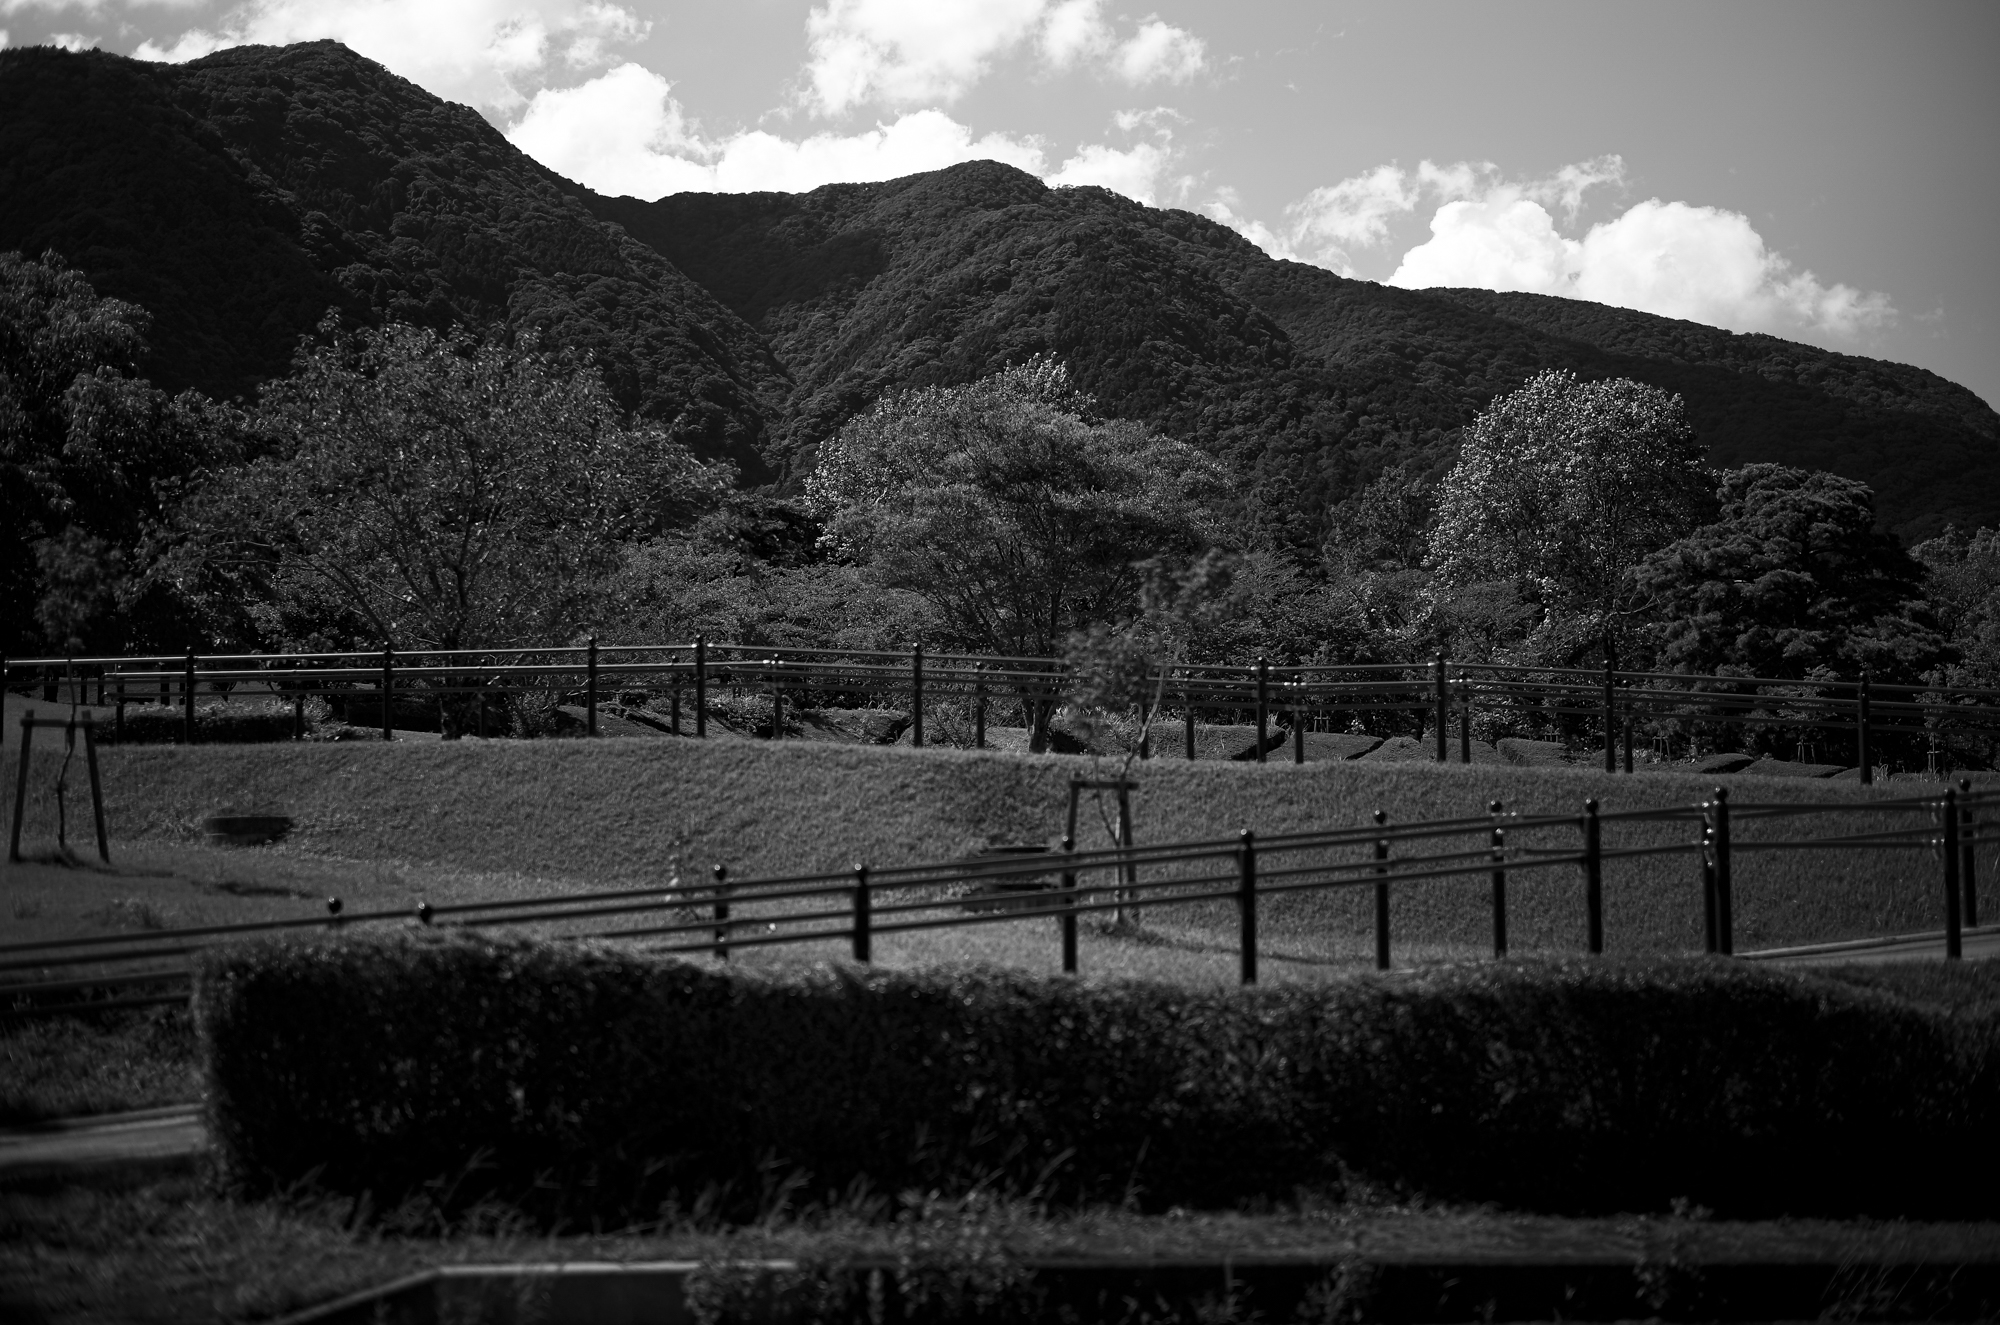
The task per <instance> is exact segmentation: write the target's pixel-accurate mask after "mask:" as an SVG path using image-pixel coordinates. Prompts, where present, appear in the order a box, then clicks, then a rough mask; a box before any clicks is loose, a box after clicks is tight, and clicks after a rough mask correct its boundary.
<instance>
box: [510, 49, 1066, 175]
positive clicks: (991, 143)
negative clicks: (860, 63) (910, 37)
mask: <svg viewBox="0 0 2000 1325" xmlns="http://www.w3.org/2000/svg"><path fill="white" fill-rule="evenodd" d="M508 137H509V139H510V140H511V141H512V142H513V143H514V145H515V146H517V147H519V148H520V149H521V150H522V151H524V152H526V153H528V154H529V155H530V156H532V157H534V158H535V159H536V160H537V161H540V162H541V163H542V164H543V165H545V166H548V167H549V168H550V169H552V170H555V171H558V172H560V173H561V174H564V175H566V176H568V177H569V178H571V179H574V180H577V181H578V182H579V183H582V184H585V185H588V186H589V187H591V188H593V189H596V190H597V191H598V192H600V193H609V194H631V195H632V196H634V197H640V198H657V197H662V196H664V195H666V194H669V193H679V192H688V191H697V192H722V193H741V192H750V191H755V190H763V189H770V190H778V191H782V192H789V193H796V192H803V191H805V190H807V189H814V188H818V187H819V186H820V185H822V184H829V183H834V182H837V181H839V182H858V181H865V180H880V179H894V178H896V177H898V176H901V175H910V174H915V173H917V172H918V171H924V170H938V169H941V168H943V167H945V166H949V165H955V164H957V163H959V162H961V161H975V160H982V159H991V160H997V161H1003V162H1006V163H1007V164H1009V165H1013V166H1018V167H1020V168H1021V169H1023V170H1027V171H1031V172H1034V173H1036V174H1040V173H1041V172H1042V170H1043V167H1044V157H1043V153H1042V149H1041V147H1040V145H1039V144H1037V143H1035V142H1034V141H1032V140H1023V139H1013V138H1008V137H1005V136H1003V135H999V134H988V135H986V136H985V137H983V138H979V137H975V136H974V134H973V132H972V130H970V129H968V128H967V127H966V126H964V125H962V124H960V123H958V122H957V121H956V120H954V119H952V118H951V117H950V116H949V115H946V114H945V113H944V112H943V111H939V110H920V111H914V112H912V113H910V114H907V115H904V116H902V117H900V118H899V119H897V120H896V121H895V122H894V123H891V124H878V125H877V126H875V127H874V128H873V129H869V130H866V131H864V132H860V133H852V134H815V135H813V136H811V137H808V138H805V139H802V140H788V139H784V138H779V137H777V136H776V135H774V134H770V133H766V132H764V131H762V130H754V131H750V132H745V133H737V134H731V135H728V136H726V137H722V138H717V139H709V138H705V137H703V136H702V134H701V133H700V132H699V130H698V127H697V126H695V125H693V124H691V123H690V122H689V120H688V118H687V116H686V114H685V112H684V111H683V110H682V109H681V106H680V103H679V102H677V101H676V100H675V99H674V97H673V95H672V86H671V85H670V84H669V83H668V82H667V80H666V79H664V78H662V77H660V76H659V75H658V74H656V73H653V72H652V71H651V70H649V69H645V68H642V67H641V66H639V65H636V64H625V65H621V66H619V67H618V68H616V69H613V70H611V71H610V72H609V73H606V74H604V75H602V76H600V77H598V78H594V79H591V80H590V81H589V82H586V83H584V84H582V85H581V86H578V87H573V88H564V89H553V88H545V89H543V90H542V91H540V92H538V93H536V94H535V98H534V100H533V102H531V103H530V105H529V107H528V111H527V114H526V115H524V116H523V117H522V119H521V122H520V124H519V125H518V126H516V127H515V129H514V130H513V132H511V133H510V134H509V135H508Z"/></svg>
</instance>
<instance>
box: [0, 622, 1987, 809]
mask: <svg viewBox="0 0 2000 1325" xmlns="http://www.w3.org/2000/svg"><path fill="white" fill-rule="evenodd" d="M0 677H4V683H5V685H7V686H9V687H15V688H19V687H22V686H28V687H33V686H37V685H39V686H40V687H42V689H43V692H44V694H45V695H47V696H49V697H52V698H53V697H57V696H63V697H67V698H71V699H74V700H77V701H78V702H83V703H89V702H93V701H92V698H91V692H92V689H93V687H94V688H95V702H96V703H99V704H104V705H108V706H112V707H114V708H115V709H116V713H115V714H114V717H113V725H114V728H115V727H116V725H117V724H118V723H119V722H122V719H123V715H124V711H125V709H126V707H128V706H131V705H137V704H144V703H154V702H156V703H158V704H161V705H165V706H173V705H175V704H178V706H179V707H180V709H181V727H182V733H181V736H182V739H183V740H186V741H189V742H192V741H193V740H195V739H196V737H197V728H198V723H197V721H196V699H197V696H198V695H199V694H200V693H201V692H202V690H203V689H204V688H206V689H208V690H211V691H214V690H220V689H235V688H238V687H251V688H261V689H263V690H264V691H265V692H266V693H269V694H272V695H274V696H277V697H280V698H282V699H285V700H289V701H290V702H291V703H292V705H293V710H294V734H295V735H300V736H302V735H303V733H304V726H305V722H304V718H305V714H304V703H305V700H306V699H307V698H309V697H314V696H319V697H327V698H337V699H341V700H344V701H347V702H350V703H351V702H355V701H359V702H361V703H362V704H363V705H364V706H365V707H369V708H373V709H376V710H379V713H378V715H377V716H378V717H379V720H380V724H381V727H382V731H383V734H384V735H385V737H386V736H387V735H389V733H390V732H391V730H392V729H393V725H394V719H395V712H396V705H397V703H398V702H399V701H401V702H405V703H407V702H409V701H412V700H421V701H423V702H436V703H438V704H440V705H443V704H445V703H446V702H447V701H448V700H450V699H451V698H452V697H462V698H469V699H470V700H471V701H472V702H470V704H469V708H470V710H471V712H470V714H469V716H468V718H467V719H466V726H467V727H468V729H469V730H476V731H478V732H479V734H484V732H485V728H486V725H487V723H488V721H489V712H488V710H489V706H490V702H491V701H492V700H495V699H498V698H500V697H502V696H505V695H508V694H512V693H519V692H524V691H530V690H542V691H548V690H555V691H557V692H560V693H562V694H564V695H570V696H573V697H574V698H576V699H577V700H578V701H579V702H580V703H581V705H582V707H583V708H584V710H585V727H586V730H587V731H588V732H589V733H590V734H593V735H594V734H596V731H597V728H598V716H599V710H600V707H601V701H602V700H603V698H604V695H605V693H606V691H607V688H609V690H610V692H611V693H612V694H614V695H615V694H616V693H618V691H619V689H620V688H621V687H622V688H640V687H644V688H647V689H649V690H662V691H665V692H666V698H667V700H668V702H667V706H666V710H665V712H664V713H660V714H655V713H651V712H649V713H648V714H646V715H645V716H644V719H643V720H645V721H648V722H651V723H654V724H656V725H660V726H662V727H664V728H665V729H666V730H668V731H671V732H674V733H679V734H691V735H695V736H706V735H707V731H708V721H709V717H710V711H711V708H710V697H711V694H712V693H713V692H714V691H715V690H717V689H728V690H730V691H733V692H738V693H741V692H748V693H751V694H754V695H759V696H764V697H767V698H768V699H769V700H770V702H771V705H772V710H771V712H772V716H771V720H770V724H769V727H770V734H771V735H773V736H782V734H783V732H784V729H785V723H784V713H785V707H786V705H787V704H790V705H793V706H798V707H823V706H839V705H842V704H845V705H849V706H858V707H866V706H880V705H885V704H886V705H894V706H896V707H899V708H903V709H906V710H907V711H908V713H909V715H910V735H911V740H912V742H913V743H914V744H917V745H922V744H923V743H924V739H925V732H924V725H925V724H924V718H925V711H926V708H927V706H928V705H932V704H935V703H936V702H938V701H940V700H951V701H956V702H962V703H966V704H968V705H969V706H970V707H971V708H972V710H973V712H974V725H975V728H976V731H977V734H978V739H977V743H978V744H982V745H983V744H984V732H985V727H986V716H987V708H988V705H989V703H991V702H995V701H1020V702H1023V703H1029V704H1037V703H1039V704H1048V703H1053V702H1055V701H1056V700H1058V699H1059V698H1060V697H1061V696H1062V694H1063V693H1064V691H1065V690H1066V688H1067V686H1068V684H1069V680H1070V678H1069V674H1068V672H1067V670H1066V668H1065V666H1064V663H1063V661H1062V660H1061V659H1058V658H1022V657H1006V656H998V655H993V656H987V655H975V654H962V653H934V652H927V651H926V650H925V649H923V648H921V647H918V648H914V649H912V650H911V651H910V652H908V653H890V652H879V651H877V652H869V651H857V650H840V649H823V648H767V647H763V646H751V645H741V644H712V643H709V642H707V641H706V640H704V639H700V638H697V639H696V641H695V642H694V643H692V644H671V645H619V646H608V645H600V644H598V643H597V642H596V641H591V642H590V643H588V644H585V645H582V646H579V647H575V648H547V649H544V648H510V649H482V650H467V649H458V650H423V651H408V652H398V651H396V650H393V649H389V648H384V649H382V650H380V651H379V652H368V653H357V652H348V653H281V654H250V653H239V654H197V653H193V652H189V653H186V654H182V655H178V656H168V655H147V656H132V657H85V658H25V659H11V660H0ZM1153 684H1154V686H1155V687H1156V693H1157V694H1158V696H1159V697H1160V699H1161V702H1162V706H1163V707H1164V708H1165V709H1167V710H1171V711H1175V712H1177V713H1179V714H1180V716H1181V719H1182V722H1183V723H1184V726H1185V731H1184V738H1185V745H1186V750H1187V755H1188V757H1189V758H1193V757H1194V751H1195V745H1196V741H1195V727H1196V725H1197V722H1198V720H1199V719H1200V718H1201V717H1202V716H1203V715H1209V716H1213V715H1216V714H1218V713H1229V714H1233V715H1235V716H1237V717H1239V718H1241V719H1243V720H1244V721H1246V722H1254V724H1255V726H1256V728H1257V732H1258V736H1257V743H1256V753H1255V758H1257V759H1258V760H1259V761H1260V762H1261V761H1262V760H1264V759H1265V758H1266V757H1267V755H1268V754H1269V753H1271V752H1272V751H1273V750H1274V749H1275V745H1276V743H1275V742H1274V741H1273V739H1272V734H1271V726H1272V724H1273V722H1274V721H1275V722H1277V723H1279V724H1280V725H1282V726H1285V727H1287V728H1289V730H1290V732H1291V734H1292V737H1293V745H1294V751H1293V755H1294V758H1295V759H1297V760H1299V761H1301V762H1303V760H1304V740H1303V737H1304V736H1305V734H1306V733H1307V731H1308V730H1309V729H1311V728H1313V727H1315V726H1318V727H1333V726H1337V725H1338V722H1337V719H1339V718H1347V719H1349V720H1350V721H1351V720H1354V719H1360V720H1362V721H1363V722H1364V724H1365V723H1366V722H1367V720H1368V718H1369V717H1370V716H1371V715H1376V714H1383V713H1393V714H1403V715H1410V714H1414V715H1416V717H1417V718H1418V723H1417V726H1418V729H1419V730H1422V731H1427V732H1428V733H1429V735H1430V737H1431V739H1432V740H1433V741H1434V742H1435V751H1434V754H1435V758H1437V759H1438V760H1439V761H1440V762H1443V761H1446V760H1448V759H1449V758H1450V757H1451V753H1452V751H1451V745H1452V739H1451V738H1452V732H1453V730H1454V726H1455V727H1456V731H1457V736H1458V746H1459V751H1458V752H1459V756H1460V757H1461V758H1462V759H1466V760H1469V759H1470V757H1471V752H1470V744H1471V732H1472V727H1473V724H1474V721H1475V716H1476V715H1487V716H1492V715H1493V714H1494V713H1495V711H1496V710H1498V711H1500V713H1501V715H1502V716H1503V717H1505V718H1506V719H1507V720H1509V721H1512V722H1516V723H1549V722H1556V723H1563V722H1568V723H1570V724H1571V725H1581V726H1583V727H1584V728H1586V729H1588V730H1592V731H1595V732H1597V733H1599V734H1600V735H1601V737H1602V746H1603V752H1604V761H1605V767H1606V770H1607V771H1615V770H1616V769H1617V767H1618V763H1619V760H1618V757H1617V752H1618V746H1619V738H1620V735H1621V733H1622V736H1623V745H1624V765H1625V767H1626V770H1627V771H1630V769H1631V766H1632V761H1633V754H1632V747H1633V742H1634V740H1635V735H1643V736H1644V737H1645V738H1646V739H1648V740H1650V741H1652V742H1655V743H1661V742H1664V743H1665V744H1666V745H1667V747H1668V753H1669V754H1671V751H1672V748H1673V743H1674V742H1675V741H1677V740H1680V741H1690V740H1692V739H1693V738H1695V737H1697V736H1699V735H1702V734H1704V733H1707V734H1710V735H1713V734H1715V733H1717V732H1721V731H1725V730H1734V731H1738V732H1740V731H1742V730H1745V729H1749V728H1756V727H1765V728H1773V727H1775V728H1779V729H1783V730H1787V731H1792V732H1796V733H1798V735H1799V740H1800V744H1801V746H1802V747H1803V746H1805V745H1806V744H1807V741H1806V739H1805V738H1806V736H1807V734H1808V733H1823V734H1826V733H1837V734H1838V736H1837V739H1839V740H1840V741H1841V744H1842V745H1843V746H1844V745H1845V744H1846V738H1847V737H1848V736H1849V735H1850V734H1851V736H1852V739H1853V755H1854V760H1853V762H1854V765H1855V766H1857V767H1859V769H1860V770H1861V776H1862V780H1863V781H1872V780H1873V772H1874V768H1875V763H1876V759H1875V746H1876V742H1877V740H1878V738H1880V737H1882V736H1890V735H1901V736H1909V735H1919V736H1921V735H1929V736H1931V737H1933V738H1935V737H1938V736H1940V735H1942V734H1947V733H1952V734H1970V735H1977V736H1981V737H1990V738H1993V739H1995V740H2000V691H1995V690H1986V689H1977V688H1965V687H1942V686H1910V685H1882V684H1875V683H1873V682H1871V681H1870V680H1869V679H1868V678H1867V677H1865V676H1864V677H1859V678H1856V679H1855V680H1853V681H1841V682H1834V681H1801V680H1784V679H1775V678H1769V677H1734V676H1704V675H1697V674H1689V673H1676V672H1648V671H1621V670H1616V669H1613V668H1605V669H1603V670H1601V671H1592V670H1585V669H1578V668H1538V667H1523V666H1509V665H1500V664H1492V663H1455V662H1452V661H1450V660H1448V659H1445V658H1438V659H1435V660H1434V661H1433V662H1432V663H1430V664H1428V665H1411V664H1355V665H1342V666H1332V665H1298V666H1271V665H1268V664H1266V663H1263V662H1259V663H1256V664H1253V665H1236V666H1223V665H1208V664H1200V665H1192V664H1190V665H1176V666H1174V667H1170V668H1167V669H1165V670H1164V671H1163V672H1160V673H1157V674H1156V675H1155V679H1154V682H1153ZM684 700H685V708H686V709H687V710H688V711H687V712H686V713H684V712H683V708H684ZM1578 720H1580V724H1579V721H1578ZM119 735H120V733H119V732H118V731H116V730H114V731H113V732H112V736H113V738H114V739H116V738H117V737H118V736H119ZM1163 739H1166V738H1164V737H1163ZM1281 739H1282V734H1281V736H1280V740H1281ZM1933 748H1934V749H1935V744H1933ZM1149 753H1150V751H1149ZM1935 762H1936V760H1935V757H1934V758H1933V763H1935Z"/></svg>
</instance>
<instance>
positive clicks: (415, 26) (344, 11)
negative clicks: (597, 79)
mask: <svg viewBox="0 0 2000 1325" xmlns="http://www.w3.org/2000/svg"><path fill="white" fill-rule="evenodd" d="M649 26H650V25H649V24H648V23H646V22H645V21H643V20H641V19H640V18H639V17H638V16H637V15H635V14H634V13H633V12H632V11H631V10H629V9H627V8H625V7H624V6H623V5H619V4H614V3H610V2H609V0H419V2H418V3H412V2H411V0H247V2H246V3H244V4H242V5H239V6H238V7H237V8H235V9H233V10H231V11H230V12H229V13H228V14H227V15H226V16H225V17H224V18H223V20H222V22H221V23H220V24H218V25H217V26H216V27H215V28H214V29H213V30H207V29H201V28H194V29H190V30H189V31H187V32H184V33H182V34H180V36H179V37H177V38H176V39H175V40H174V41H172V42H171V43H165V44H162V43H158V42H153V41H147V42H145V43H143V44H141V45H140V47H139V49H138V50H137V51H135V52H134V54H135V55H137V56H139V58H141V59H147V60H187V59H193V58H196V57H198V56H202V55H206V54H208V53H210V52H211V51H216V50H220V49H222V48H224V47H228V46H242V45H247V44H252V43H257V44H269V45H284V44H286V43H289V42H296V41H315V40H318V39H320V38H325V37H331V38H333V39H334V40H336V41H340V42H343V43H345V44H346V45H348V46H349V47H352V48H353V49H354V50H356V51H359V52H360V53H361V54H363V55H365V56H367V57H368V58H369V59H371V60H376V61H379V62H380V63H381V64H383V65H385V66H387V67H388V68H389V69H390V70H391V71H392V72H394V73H397V74H400V75H401V76H402V77H404V78H407V79H409V80H410V81H411V82H413V83H417V84H419V85H420V86H422V87H424V88H427V89H428V90H430V91H432V92H434V93H436V94H437V95H439V96H441V97H445V98H447V99H449V100H452V101H462V102H467V103H469V104H471V105H474V106H478V107H480V108H481V109H485V110H491V111H502V112H504V111H510V110H514V109H516V108H518V107H520V106H521V105H523V104H524V103H525V102H526V100H527V95H526V93H525V92H524V91H523V90H522V84H524V83H538V82H539V81H540V80H541V78H542V77H543V75H544V74H545V73H546V72H547V71H548V70H549V68H550V67H551V66H552V65H555V64H557V63H558V62H560V63H561V64H563V65H568V66H583V67H591V66H595V65H599V64H602V63H603V62H604V60H605V58H606V55H607V51H608V48H609V47H611V46H614V45H618V44H621V43H625V42H631V41H636V40H638V39H640V38H642V37H644V36H645V35H646V32H647V29H648V28H649Z"/></svg>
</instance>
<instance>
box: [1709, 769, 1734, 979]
mask: <svg viewBox="0 0 2000 1325" xmlns="http://www.w3.org/2000/svg"><path fill="white" fill-rule="evenodd" d="M1710 804H1711V805H1712V806H1713V807H1714V812H1715V820H1714V823H1713V825H1712V826H1711V828H1710V830H1709V831H1710V833H1711V835H1712V836H1713V838H1714V843H1713V845H1714V848H1715V950H1716V951H1717V952H1719V953H1721V954H1722V955H1723V956H1725V957H1729V956H1732V955H1734V954H1735V952H1736V933H1735V930H1736V922H1735V916H1734V914H1733V909H1734V908H1733V906H1732V899H1731V897H1730V886H1731V880H1730V877H1729V788H1727V787H1717V788H1716V789H1715V799H1714V800H1713V801H1711V802H1710Z"/></svg>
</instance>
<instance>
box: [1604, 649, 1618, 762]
mask: <svg viewBox="0 0 2000 1325" xmlns="http://www.w3.org/2000/svg"><path fill="white" fill-rule="evenodd" d="M1611 669H1612V659H1611V646H1610V644H1608V643H1607V644H1606V645H1605V646H1604V771H1605V772H1607V773H1616V772H1617V771H1618V692H1617V690H1616V689H1614V687H1615V686H1616V685H1617V683H1618V682H1617V676H1616V674H1615V673H1614V672H1613V671H1612V670H1611Z"/></svg>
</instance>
